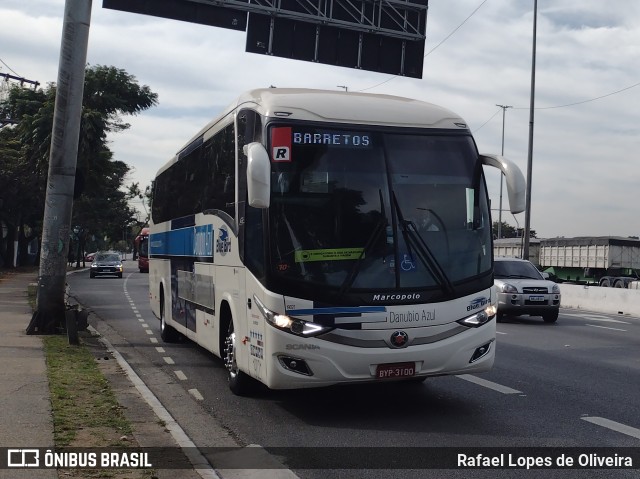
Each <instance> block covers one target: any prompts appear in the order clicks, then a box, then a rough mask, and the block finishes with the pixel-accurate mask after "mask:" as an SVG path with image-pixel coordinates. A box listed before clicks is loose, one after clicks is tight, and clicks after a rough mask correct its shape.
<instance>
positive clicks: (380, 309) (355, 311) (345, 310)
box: [287, 306, 387, 316]
mask: <svg viewBox="0 0 640 479" xmlns="http://www.w3.org/2000/svg"><path fill="white" fill-rule="evenodd" d="M386 310H387V308H386V307H385V306H355V307H339V306H338V307H332V308H312V309H291V310H288V311H287V314H291V315H295V314H299V315H301V316H310V315H316V314H332V315H335V316H339V315H341V314H345V315H346V314H348V315H360V314H362V313H384V312H385V311H386Z"/></svg>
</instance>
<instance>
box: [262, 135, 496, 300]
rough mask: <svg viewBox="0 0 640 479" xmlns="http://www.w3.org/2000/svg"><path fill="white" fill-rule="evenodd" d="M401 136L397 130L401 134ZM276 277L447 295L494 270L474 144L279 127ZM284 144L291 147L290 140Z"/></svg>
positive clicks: (272, 215) (451, 138)
mask: <svg viewBox="0 0 640 479" xmlns="http://www.w3.org/2000/svg"><path fill="white" fill-rule="evenodd" d="M396 131H397V130H396ZM283 135H284V136H286V137H287V138H291V146H290V147H289V149H288V150H286V151H288V154H287V156H286V160H285V161H275V159H272V160H274V161H272V178H271V187H272V192H271V194H272V197H271V207H270V208H269V226H270V241H269V244H270V246H269V250H270V256H271V274H272V275H274V277H276V278H278V279H279V280H281V281H293V282H297V283H299V282H305V283H308V284H317V285H319V286H328V287H329V288H336V289H337V290H341V291H345V290H349V291H354V290H360V291H362V290H372V289H376V290H380V289H384V288H388V289H398V288H412V289H415V288H421V289H434V290H437V289H441V290H442V291H443V292H445V293H447V294H453V291H452V284H454V283H456V282H460V281H463V280H466V279H469V278H473V277H476V276H478V275H481V274H482V273H486V272H487V271H489V270H490V268H491V239H490V229H491V228H490V221H489V216H488V215H489V212H488V207H487V202H486V193H485V187H484V181H483V180H482V178H481V173H480V172H481V169H480V168H479V167H478V164H477V161H478V155H477V152H476V150H475V145H474V144H473V140H472V139H471V137H470V136H468V135H461V134H460V135H459V134H456V135H451V134H443V133H442V132H440V133H438V132H436V133H434V134H428V133H424V134H418V133H412V134H399V133H396V132H395V131H366V130H361V131H353V130H345V129H339V128H335V129H330V130H329V129H326V128H323V129H320V128H315V127H310V126H301V125H294V126H291V127H273V128H272V129H271V140H272V144H271V146H272V148H271V150H270V151H275V150H276V148H275V147H274V144H275V143H276V140H274V138H278V139H280V137H281V136H283ZM280 141H281V140H280Z"/></svg>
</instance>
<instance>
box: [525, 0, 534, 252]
mask: <svg viewBox="0 0 640 479" xmlns="http://www.w3.org/2000/svg"><path fill="white" fill-rule="evenodd" d="M537 24H538V0H533V48H532V53H531V101H530V105H529V154H528V156H527V200H526V201H527V204H526V209H525V217H524V246H523V248H522V258H523V259H529V236H530V234H531V176H532V173H533V171H532V170H533V112H534V109H535V96H536V30H537Z"/></svg>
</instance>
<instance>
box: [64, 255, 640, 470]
mask: <svg viewBox="0 0 640 479" xmlns="http://www.w3.org/2000/svg"><path fill="white" fill-rule="evenodd" d="M68 282H69V284H70V286H71V293H72V295H73V296H75V297H76V298H77V299H78V301H79V302H80V303H82V304H83V305H85V307H88V308H89V309H91V310H92V311H93V313H94V314H93V315H92V317H94V318H99V319H100V320H101V321H103V322H104V323H106V324H108V325H109V326H110V327H111V328H113V329H114V330H115V331H117V332H118V334H119V335H120V336H122V337H123V338H125V340H126V341H124V342H123V344H121V345H120V346H119V350H120V352H121V353H122V354H123V355H124V356H125V357H126V358H127V360H128V361H129V362H130V364H131V365H132V366H133V367H134V369H136V371H139V374H141V376H142V377H143V378H144V377H145V376H149V375H150V372H149V371H153V376H154V379H153V381H150V382H152V384H148V386H149V387H150V388H151V389H152V390H154V392H156V393H157V394H158V395H159V396H162V391H161V390H162V388H163V387H164V386H163V384H167V382H171V383H177V384H179V385H180V388H178V389H179V390H180V391H182V392H181V394H182V397H181V398H174V399H176V400H175V401H167V402H170V403H171V404H169V405H167V404H165V407H167V406H168V409H170V412H172V411H171V409H172V408H173V409H174V411H175V413H176V416H180V413H179V411H177V410H176V409H179V408H180V407H181V406H180V404H184V401H189V402H194V401H195V402H197V403H198V404H199V405H200V406H201V407H202V408H203V409H204V410H205V411H207V412H208V413H209V414H210V415H211V416H212V417H213V418H214V419H215V421H216V422H218V423H219V424H220V426H221V427H222V429H224V430H226V431H228V432H229V433H230V434H231V435H232V436H233V437H234V438H235V440H236V441H237V442H238V443H239V444H241V445H248V444H259V445H261V446H263V447H267V448H286V449H279V450H277V451H276V452H278V453H279V454H281V460H282V461H283V462H285V463H286V464H293V465H294V466H295V467H292V469H294V472H295V473H296V474H297V475H298V476H299V477H301V478H303V479H316V478H317V479H320V478H356V477H358V478H359V477H367V478H376V477H381V478H391V477H402V478H408V477H438V478H441V477H442V478H458V477H460V478H463V477H465V478H466V477H478V478H480V477H487V478H489V477H491V478H508V477H526V478H529V477H531V478H538V477H540V478H542V477H544V478H550V477H551V478H556V477H557V478H573V477H575V478H600V477H602V478H611V477H615V478H627V477H629V478H638V477H639V476H640V464H638V462H640V458H639V457H638V456H637V454H639V453H640V318H633V317H628V316H615V315H606V314H601V313H589V312H585V311H582V310H575V309H561V312H560V318H559V320H558V322H557V323H555V324H546V323H544V322H543V321H542V320H541V319H538V318H527V317H524V318H518V319H511V320H507V321H506V322H503V323H499V324H498V327H497V329H498V337H497V353H496V363H495V366H494V369H493V370H492V371H491V372H489V373H485V374H482V375H477V376H463V377H440V378H431V379H427V380H426V381H425V382H424V383H419V384H401V383H386V384H381V385H371V386H358V387H335V388H326V389H312V390H301V391H260V392H259V393H258V394H257V395H256V396H254V397H251V398H240V397H237V396H234V395H233V394H232V393H231V392H230V391H229V390H228V387H227V384H226V382H227V381H226V375H225V370H224V367H223V364H222V361H221V360H219V359H218V358H215V357H214V356H213V355H211V354H210V353H208V352H206V351H204V350H203V349H201V348H200V347H198V346H196V345H195V344H193V343H191V342H189V341H187V340H183V341H181V342H179V343H176V344H163V343H162V340H161V339H160V328H159V321H158V320H157V319H156V318H155V316H153V314H152V313H151V310H150V308H149V303H148V275H147V274H142V273H139V272H138V271H137V269H135V264H134V263H133V262H131V261H128V262H125V274H124V278H122V279H118V278H106V277H105V278H95V279H89V274H88V271H85V272H80V273H77V274H73V275H70V276H69V279H68ZM156 341H157V342H156ZM158 377H161V378H165V379H166V382H164V381H163V380H162V379H160V380H159V379H158ZM173 394H174V396H175V393H173ZM189 427H194V428H197V425H189ZM187 429H188V428H187ZM201 434H206V432H203V431H200V434H198V433H196V435H197V436H199V435H201ZM196 444H198V443H197V442H196ZM327 447H332V448H335V449H323V448H327ZM350 447H367V449H361V450H360V451H363V452H362V454H360V455H358V450H351V449H348V448H350ZM392 447H393V448H394V449H390V448H392ZM484 447H490V448H494V449H490V450H488V451H489V452H488V454H493V453H499V452H500V451H505V452H514V453H515V454H514V456H513V458H514V460H518V459H517V458H518V457H519V456H518V455H521V456H522V457H524V459H522V460H526V457H529V456H531V457H533V458H534V459H535V458H541V457H542V458H544V457H546V456H545V454H546V453H547V452H548V453H549V454H551V453H552V452H563V451H564V452H567V455H568V456H572V457H573V458H574V459H575V460H576V462H577V461H578V460H579V456H580V454H583V453H585V454H586V453H595V454H596V455H600V456H614V457H615V455H616V454H618V455H619V456H626V455H627V452H628V451H634V452H635V453H636V458H635V461H636V462H635V463H634V466H635V469H634V470H611V469H609V470H604V469H601V468H597V467H595V468H589V469H582V470H573V469H569V468H554V469H544V470H540V469H538V470H535V469H534V470H526V469H525V470H523V469H522V468H517V469H511V468H508V467H507V468H504V467H501V468H498V469H493V470H472V469H468V468H457V469H447V470H432V469H417V467H419V465H420V464H421V462H420V461H419V460H417V459H416V457H418V456H419V457H422V456H421V455H424V454H431V453H437V452H438V451H439V450H438V449H415V448H452V449H450V450H446V449H443V451H449V452H450V451H454V452H455V451H462V452H465V453H466V452H469V453H471V452H477V451H481V449H480V448H484ZM535 447H540V448H546V449H541V450H540V451H542V452H540V451H538V450H535V449H532V448H535ZM398 448H400V449H398ZM464 448H468V449H464ZM509 448H516V449H509ZM517 448H524V449H517ZM563 448H572V449H563ZM588 448H603V449H597V450H595V449H594V450H592V449H588ZM626 448H633V449H626ZM341 451H342V453H341ZM398 451H400V452H403V451H405V452H404V453H402V454H399V455H398V454H396V456H397V457H393V454H392V453H394V452H398ZM343 455H346V456H347V457H346V459H345V458H344V457H343ZM505 457H506V458H505V459H504V460H507V461H508V456H505ZM554 460H555V456H554ZM332 461H335V462H332ZM381 461H382V463H386V461H388V467H386V466H380V463H381ZM328 463H331V464H332V465H333V467H337V468H338V469H319V468H320V467H322V465H323V464H328ZM300 464H305V465H306V466H305V468H304V469H303V468H301V467H297V466H299V465H300ZM347 464H348V467H349V468H348V469H340V468H341V467H344V466H346V465H347ZM468 464H469V463H467V465H468ZM369 465H375V467H376V469H369V467H370V466H369ZM365 467H367V470H366V471H365V470H363V469H361V468H365ZM371 467H374V466H371ZM414 467H415V468H416V469H414Z"/></svg>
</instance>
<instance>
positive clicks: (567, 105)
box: [473, 82, 640, 133]
mask: <svg viewBox="0 0 640 479" xmlns="http://www.w3.org/2000/svg"><path fill="white" fill-rule="evenodd" d="M637 86H640V82H638V83H634V84H633V85H630V86H628V87H625V88H621V89H620V90H616V91H613V92H611V93H607V94H605V95H600V96H597V97H595V98H590V99H588V100H582V101H576V102H573V103H566V104H564V105H555V106H539V107H536V108H534V110H553V109H555V108H567V107H570V106H576V105H584V104H585V103H590V102H592V101H596V100H602V99H603V98H607V97H609V96H613V95H617V94H618V93H622V92H624V91H627V90H631V89H632V88H635V87H637ZM512 108H513V109H514V110H528V109H529V107H524V106H516V107H512ZM498 113H500V109H499V110H497V111H496V112H495V113H494V114H493V115H491V117H490V118H489V119H488V120H487V121H485V122H484V123H483V124H482V125H480V126H479V127H478V128H476V129H475V130H473V133H475V132H477V131H478V130H479V129H480V128H482V127H483V126H485V125H486V124H487V123H489V122H490V121H491V120H493V118H494V117H495V116H496V115H497V114H498Z"/></svg>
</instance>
